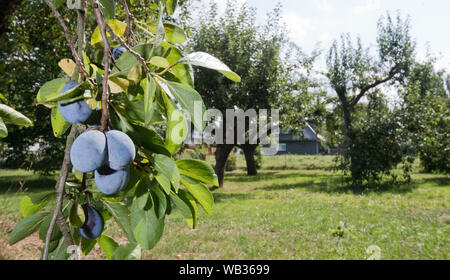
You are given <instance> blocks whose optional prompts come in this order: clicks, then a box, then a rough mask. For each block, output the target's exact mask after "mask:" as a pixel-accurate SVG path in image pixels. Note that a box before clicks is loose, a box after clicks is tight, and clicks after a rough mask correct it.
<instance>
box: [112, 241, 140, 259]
mask: <svg viewBox="0 0 450 280" xmlns="http://www.w3.org/2000/svg"><path fill="white" fill-rule="evenodd" d="M112 259H113V260H140V259H141V247H140V246H139V245H138V244H136V243H127V244H126V245H122V246H119V247H118V248H117V249H116V250H115V251H114V254H113V256H112Z"/></svg>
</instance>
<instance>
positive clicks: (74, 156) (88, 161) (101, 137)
mask: <svg viewBox="0 0 450 280" xmlns="http://www.w3.org/2000/svg"><path fill="white" fill-rule="evenodd" d="M105 159H106V137H105V134H104V133H103V132H101V131H99V130H95V129H88V130H86V131H85V132H83V133H82V134H81V135H80V136H78V137H77V139H75V141H74V142H73V144H72V148H71V149H70V161H71V162H72V165H73V167H74V168H75V169H76V170H78V171H80V172H84V173H85V172H91V171H94V170H95V169H97V168H99V167H101V166H102V165H103V163H104V162H105Z"/></svg>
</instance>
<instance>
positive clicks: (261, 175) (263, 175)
mask: <svg viewBox="0 0 450 280" xmlns="http://www.w3.org/2000/svg"><path fill="white" fill-rule="evenodd" d="M312 176H317V174H315V173H314V172H304V171H297V172H289V173H280V172H276V171H260V172H258V175H254V176H248V175H247V174H233V173H230V174H227V176H226V178H225V181H227V182H234V183H246V182H247V183H248V182H258V181H263V180H276V179H288V178H290V177H291V178H292V177H293V178H299V177H312ZM327 176H328V177H336V176H340V175H339V174H329V175H327Z"/></svg>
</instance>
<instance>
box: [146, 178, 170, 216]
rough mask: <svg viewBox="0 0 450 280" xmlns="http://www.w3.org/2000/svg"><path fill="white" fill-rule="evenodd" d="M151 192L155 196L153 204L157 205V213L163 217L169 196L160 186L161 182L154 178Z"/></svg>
mask: <svg viewBox="0 0 450 280" xmlns="http://www.w3.org/2000/svg"><path fill="white" fill-rule="evenodd" d="M150 192H151V194H152V197H153V205H154V207H155V211H156V215H157V216H158V218H161V217H163V216H164V215H165V214H166V210H167V198H166V195H165V194H164V192H163V191H162V190H161V188H160V187H159V183H158V182H157V181H156V180H152V181H151V183H150Z"/></svg>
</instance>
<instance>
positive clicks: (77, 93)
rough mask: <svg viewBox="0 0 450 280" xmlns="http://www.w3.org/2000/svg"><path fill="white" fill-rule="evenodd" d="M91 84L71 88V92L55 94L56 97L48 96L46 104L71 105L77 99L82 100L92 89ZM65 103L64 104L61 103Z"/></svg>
mask: <svg viewBox="0 0 450 280" xmlns="http://www.w3.org/2000/svg"><path fill="white" fill-rule="evenodd" d="M90 86H91V84H90V83H89V82H88V81H85V82H83V83H81V84H78V85H77V86H75V87H74V88H71V89H70V90H67V91H65V92H64V93H62V94H59V92H58V94H54V95H48V96H47V99H46V100H45V102H46V103H53V104H56V103H58V102H59V103H69V102H73V101H75V100H77V99H82V98H83V97H82V96H83V94H84V91H85V90H87V89H90ZM60 101H63V102H60Z"/></svg>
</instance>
